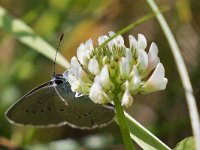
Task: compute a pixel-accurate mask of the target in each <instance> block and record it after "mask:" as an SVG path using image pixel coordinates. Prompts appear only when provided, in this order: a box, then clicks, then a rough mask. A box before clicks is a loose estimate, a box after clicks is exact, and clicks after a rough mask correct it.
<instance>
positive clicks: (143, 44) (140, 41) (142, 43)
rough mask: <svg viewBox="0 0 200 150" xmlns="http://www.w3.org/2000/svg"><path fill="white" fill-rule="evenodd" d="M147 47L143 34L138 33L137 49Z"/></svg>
mask: <svg viewBox="0 0 200 150" xmlns="http://www.w3.org/2000/svg"><path fill="white" fill-rule="evenodd" d="M146 47H147V40H146V38H145V36H144V35H143V34H138V49H143V50H144V49H145V48H146Z"/></svg>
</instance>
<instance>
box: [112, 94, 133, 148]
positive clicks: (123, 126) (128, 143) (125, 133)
mask: <svg viewBox="0 0 200 150" xmlns="http://www.w3.org/2000/svg"><path fill="white" fill-rule="evenodd" d="M115 95H116V96H115V98H114V100H113V101H114V104H115V110H116V115H117V119H118V124H119V127H120V131H121V134H122V137H123V140H124V145H125V147H126V150H134V147H133V142H132V140H131V137H130V133H129V130H128V126H127V122H126V118H125V115H124V111H123V109H122V106H121V102H120V99H119V98H118V96H117V95H118V90H117V92H115Z"/></svg>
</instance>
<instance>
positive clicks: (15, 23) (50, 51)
mask: <svg viewBox="0 0 200 150" xmlns="http://www.w3.org/2000/svg"><path fill="white" fill-rule="evenodd" d="M0 27H1V28H3V29H4V30H5V31H7V32H9V33H11V34H12V35H14V36H15V37H16V38H17V39H18V40H19V41H20V42H22V43H24V44H25V45H27V46H29V47H31V48H32V49H33V50H36V51H37V52H39V53H41V54H42V55H44V56H46V57H48V58H49V59H51V60H52V61H54V57H55V53H56V52H55V51H56V50H55V49H54V48H53V47H52V46H51V45H49V44H48V43H47V42H46V41H44V40H43V39H42V38H41V37H39V36H38V35H36V34H35V33H34V31H33V30H32V29H31V28H30V27H29V26H28V25H26V24H25V23H24V22H23V21H21V20H19V19H14V18H12V17H11V16H10V15H9V14H8V13H7V12H6V10H5V9H4V8H2V7H0ZM57 63H58V64H59V65H61V66H63V67H64V68H68V67H69V63H68V62H67V60H66V59H65V58H64V57H63V56H62V55H61V54H60V53H58V55H57Z"/></svg>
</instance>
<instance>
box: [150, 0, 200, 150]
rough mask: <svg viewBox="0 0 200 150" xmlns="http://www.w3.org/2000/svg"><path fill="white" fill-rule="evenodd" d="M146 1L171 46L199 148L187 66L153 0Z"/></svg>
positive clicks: (198, 123) (198, 128)
mask: <svg viewBox="0 0 200 150" xmlns="http://www.w3.org/2000/svg"><path fill="white" fill-rule="evenodd" d="M147 2H148V4H149V6H150V7H151V9H152V10H153V11H154V12H158V13H156V18H157V20H158V22H159V23H160V26H161V28H162V30H163V32H164V34H165V36H166V38H167V40H168V43H169V46H170V47H171V51H172V53H173V55H174V60H175V62H176V65H177V68H178V71H179V75H180V77H181V81H182V84H183V87H184V89H185V96H186V101H187V105H188V110H189V115H190V119H191V125H192V131H193V135H194V139H195V144H196V149H197V150H200V119H199V112H198V108H197V104H196V100H195V97H194V95H193V88H192V84H191V82H190V78H189V74H188V71H187V68H186V66H185V63H184V60H183V57H182V55H181V52H180V49H179V47H178V44H177V42H176V40H175V38H174V36H173V34H172V32H171V30H170V28H169V26H168V24H167V22H166V20H165V18H164V16H163V15H162V14H161V13H159V8H158V6H157V5H156V3H155V2H154V0H147Z"/></svg>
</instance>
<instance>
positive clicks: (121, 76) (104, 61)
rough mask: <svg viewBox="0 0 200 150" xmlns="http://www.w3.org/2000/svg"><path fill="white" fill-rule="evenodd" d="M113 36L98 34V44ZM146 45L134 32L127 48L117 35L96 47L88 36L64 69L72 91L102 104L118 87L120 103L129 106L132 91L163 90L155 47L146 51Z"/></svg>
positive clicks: (111, 33)
mask: <svg viewBox="0 0 200 150" xmlns="http://www.w3.org/2000/svg"><path fill="white" fill-rule="evenodd" d="M113 35H115V33H114V32H112V31H111V32H109V36H107V35H103V36H100V37H99V38H98V44H99V45H101V44H103V43H104V42H105V41H106V40H108V39H109V37H112V36H113ZM146 48H147V40H146V38H145V36H144V35H143V34H138V38H137V40H136V38H135V37H134V36H132V35H130V36H129V47H126V46H125V44H124V39H123V37H122V36H121V35H119V36H117V37H115V38H114V39H112V40H111V41H110V42H108V43H107V44H106V45H105V46H101V47H97V48H94V47H93V43H92V40H91V39H90V40H88V41H86V43H81V44H80V46H79V48H78V49H77V57H75V56H74V57H72V59H71V68H70V69H69V71H68V81H69V83H70V84H71V88H72V91H74V92H78V93H81V94H84V95H89V97H90V99H91V100H92V101H94V102H95V103H99V104H106V103H109V102H111V101H112V100H113V98H114V97H115V94H116V90H117V89H118V93H117V96H120V98H121V105H122V106H126V107H129V106H131V104H132V102H133V96H134V95H135V94H138V93H139V94H147V93H151V92H155V91H159V90H164V89H165V88H166V85H167V82H168V80H167V78H165V69H164V67H163V65H162V63H160V59H159V57H158V47H157V46H156V44H155V43H154V42H153V43H151V45H150V48H149V51H148V53H147V52H146V51H145V49H146ZM119 89H120V90H119Z"/></svg>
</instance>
